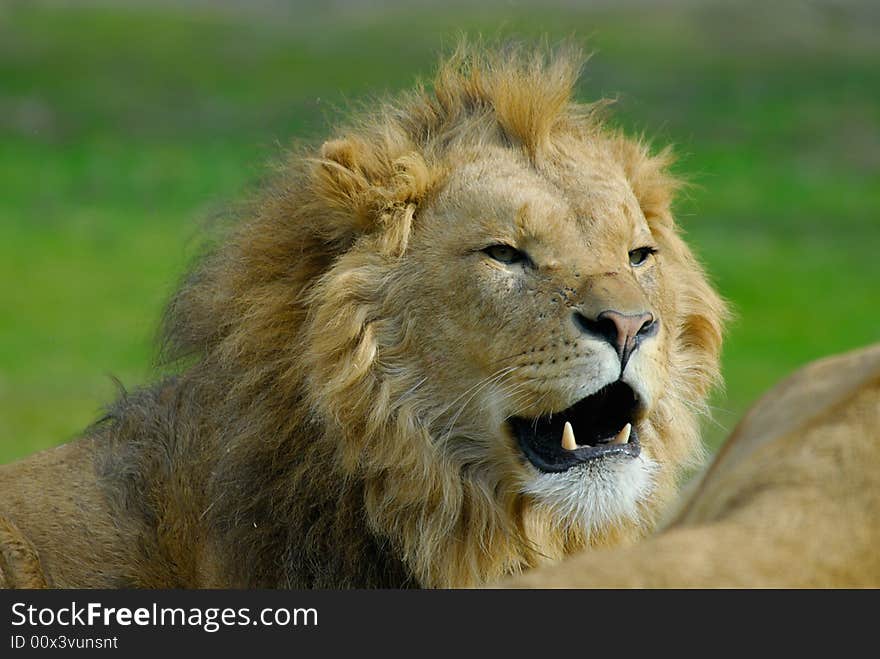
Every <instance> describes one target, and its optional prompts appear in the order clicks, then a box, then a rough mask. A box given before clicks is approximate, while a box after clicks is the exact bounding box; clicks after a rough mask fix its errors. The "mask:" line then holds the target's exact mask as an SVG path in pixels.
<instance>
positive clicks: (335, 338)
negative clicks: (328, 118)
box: [92, 46, 725, 588]
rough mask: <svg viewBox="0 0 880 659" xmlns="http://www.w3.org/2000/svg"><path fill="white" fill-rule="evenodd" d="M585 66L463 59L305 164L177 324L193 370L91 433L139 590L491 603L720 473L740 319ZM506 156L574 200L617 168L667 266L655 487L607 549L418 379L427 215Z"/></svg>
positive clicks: (290, 174)
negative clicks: (717, 418) (720, 411)
mask: <svg viewBox="0 0 880 659" xmlns="http://www.w3.org/2000/svg"><path fill="white" fill-rule="evenodd" d="M581 61H582V60H581V58H580V55H579V54H578V53H577V52H576V51H574V50H573V49H568V50H563V51H558V52H550V51H542V50H537V51H533V50H528V49H517V48H512V49H503V50H500V51H489V52H487V51H485V50H483V49H481V48H479V47H477V48H473V47H468V46H462V47H460V48H459V49H458V50H457V51H456V52H455V53H454V54H453V55H452V56H451V57H450V58H448V59H447V60H446V61H445V62H443V63H442V65H441V66H440V68H439V70H438V72H437V74H436V77H435V78H434V81H433V84H432V85H431V87H430V88H429V89H427V88H421V87H420V88H417V89H416V90H415V91H412V92H409V93H406V94H403V95H402V96H400V97H399V98H397V99H394V100H390V101H385V102H383V103H380V104H378V105H376V106H375V107H374V108H373V109H372V110H371V111H370V112H369V113H367V114H366V115H365V116H363V117H361V118H360V119H358V120H357V121H354V122H352V123H351V124H349V125H348V126H345V127H342V128H340V129H338V130H337V131H335V134H336V137H335V138H334V139H331V140H329V141H327V142H325V143H324V144H323V145H322V146H321V147H320V148H319V149H315V150H310V149H303V150H299V151H297V152H295V153H293V154H292V155H291V157H290V158H289V160H288V161H287V163H286V164H285V165H284V166H283V168H282V170H281V171H280V172H279V175H278V176H277V178H276V180H275V181H274V183H273V184H272V185H270V186H269V187H268V188H267V189H266V190H265V192H264V193H263V194H262V195H261V196H260V197H259V198H258V200H257V201H256V202H255V203H254V204H253V206H252V208H251V209H250V210H249V212H248V217H247V219H246V220H245V221H244V222H243V223H242V224H241V225H240V226H239V227H238V228H237V229H236V230H234V231H233V232H232V234H231V235H230V236H229V238H228V240H227V241H226V242H225V243H224V244H223V245H222V246H220V247H219V248H218V249H217V250H216V251H214V252H213V253H212V254H210V255H208V256H207V257H206V258H205V259H204V260H203V261H201V262H200V263H199V264H198V265H197V266H196V267H195V269H194V270H193V271H192V273H191V274H190V275H189V276H188V278H187V279H186V281H185V282H184V283H183V285H182V286H181V288H180V290H179V291H178V293H177V294H176V295H175V297H174V298H173V300H172V302H171V304H170V306H169V308H168V311H167V314H166V317H165V322H164V330H163V356H164V359H165V360H166V361H167V362H169V363H172V362H179V363H186V364H187V367H186V369H185V370H183V372H182V373H181V374H180V375H179V376H178V377H176V378H173V379H169V380H167V381H165V382H163V383H161V384H159V385H157V386H155V387H153V388H151V389H147V390H144V391H141V392H136V393H135V394H132V395H129V396H127V397H123V398H122V399H120V401H118V402H117V404H116V405H115V406H114V408H113V409H112V410H111V412H110V413H109V414H108V417H107V419H106V420H105V421H104V422H102V423H101V424H99V425H98V426H96V428H95V429H94V430H93V432H92V436H93V437H94V438H95V441H96V442H97V443H98V445H99V448H98V449H97V452H98V455H99V456H100V458H99V474H100V479H101V483H102V484H103V485H102V487H104V488H105V490H106V492H107V496H108V498H109V499H110V500H111V501H113V502H115V504H114V505H115V506H116V511H117V513H116V514H117V515H118V516H119V518H120V519H125V520H127V521H126V524H127V525H128V526H130V530H129V532H130V533H131V534H133V535H134V536H136V537H137V538H138V540H137V546H138V547H139V548H140V558H139V559H138V560H137V561H136V562H134V564H132V565H128V566H126V574H125V577H124V578H125V583H127V584H134V585H142V586H157V585H159V586H178V587H179V586H191V585H232V586H246V587H295V588H308V587H319V588H336V587H377V586H386V587H389V586H390V587H406V586H426V587H457V586H476V585H480V584H483V583H486V582H488V581H491V580H494V579H498V578H500V577H502V576H504V575H509V574H515V573H518V572H520V571H522V570H525V569H528V568H530V567H533V566H536V565H539V564H541V563H544V562H546V561H547V560H549V559H553V558H559V557H561V556H563V555H565V554H568V553H570V552H572V551H575V550H578V549H581V548H584V547H586V546H591V545H592V546H596V545H603V544H604V545H607V544H614V543H617V542H621V541H624V540H626V539H632V538H635V537H639V536H641V535H644V534H645V533H646V532H647V531H648V530H649V529H650V528H651V527H652V526H653V524H654V522H655V520H656V517H657V511H658V510H659V508H660V507H661V505H662V504H663V503H664V502H665V501H667V500H668V499H669V497H670V496H671V494H672V492H673V491H674V489H675V483H676V479H677V477H678V474H679V472H680V470H681V469H682V468H683V467H685V466H689V465H690V463H691V462H692V461H693V460H694V459H695V456H697V455H698V454H699V437H698V414H699V412H702V411H704V408H703V407H702V404H703V403H702V401H704V400H705V397H706V395H707V393H708V391H709V389H710V387H711V386H712V385H713V384H715V383H716V382H718V380H719V373H718V357H719V351H720V346H721V330H722V321H723V318H724V314H725V311H724V305H723V303H722V301H721V300H720V298H719V297H718V296H717V294H716V293H715V292H714V291H713V290H712V288H711V287H710V285H709V284H708V282H707V281H706V279H705V277H704V275H703V272H702V269H701V267H700V266H699V264H698V263H697V262H696V260H695V259H694V257H693V256H692V255H691V253H690V252H689V251H688V249H687V247H686V246H685V244H684V242H683V241H682V239H681V237H680V236H679V233H678V230H677V228H676V225H675V223H674V221H673V218H672V215H671V210H670V204H671V201H672V197H673V193H674V191H675V189H676V188H677V187H678V182H677V180H676V179H675V178H674V177H673V176H672V175H671V174H670V173H669V171H668V165H669V163H670V155H669V153H668V152H666V151H664V152H662V153H660V154H659V155H652V154H651V152H650V150H649V148H648V146H647V145H646V144H645V143H644V142H642V141H632V140H630V139H628V138H626V137H625V136H623V135H621V134H619V133H617V132H615V131H613V130H610V129H606V128H604V127H603V125H602V123H601V122H600V121H599V119H598V117H597V113H596V110H597V108H598V107H599V105H601V104H594V105H585V104H582V103H578V102H577V101H575V100H574V98H573V90H574V85H575V83H576V80H577V77H578V73H579V70H580V67H581ZM490 152H492V153H494V152H499V153H500V152H503V153H507V154H512V155H511V156H510V157H511V158H516V159H518V160H517V162H521V163H523V164H522V167H523V168H524V170H528V171H530V172H533V173H536V174H535V175H539V176H544V177H551V178H552V176H553V172H555V171H557V170H559V168H560V167H564V163H565V162H567V159H568V158H570V156H571V154H573V153H579V154H583V153H595V154H596V158H599V159H601V161H602V162H603V163H610V164H608V166H609V167H612V168H613V171H615V172H620V173H621V176H622V177H624V179H625V181H626V183H627V185H628V186H629V188H630V189H631V193H632V195H634V197H635V199H636V201H637V203H638V206H639V207H640V209H641V212H642V213H643V214H644V217H645V219H646V220H647V222H648V225H649V227H650V231H651V233H652V234H653V235H654V238H655V240H656V241H657V242H658V243H659V245H660V249H661V250H662V252H663V254H664V255H665V256H668V260H667V261H666V262H664V268H665V270H664V277H665V279H664V281H665V282H667V284H665V285H666V286H667V287H668V289H669V290H668V291H666V293H664V294H665V295H666V298H665V299H666V300H667V302H666V304H667V306H666V308H664V313H665V314H666V317H667V318H668V320H669V324H668V327H669V329H668V331H669V333H670V337H671V338H670V346H671V348H670V350H669V354H667V355H665V356H664V357H665V364H666V365H665V368H666V369H667V370H668V378H667V385H666V387H665V390H664V391H663V395H662V396H661V397H660V398H659V399H658V401H657V403H656V406H655V409H654V411H653V412H652V416H651V418H650V419H649V420H648V424H649V426H650V430H651V432H652V433H654V434H655V435H656V436H657V438H658V440H657V441H655V442H654V443H653V444H652V445H651V446H650V451H651V456H650V460H649V461H648V460H647V458H646V464H647V463H648V462H650V464H652V465H654V464H656V468H653V467H652V469H651V476H650V478H649V479H646V478H645V477H639V476H633V477H632V479H631V480H633V482H635V483H636V485H637V487H636V485H634V486H633V487H634V488H635V490H637V492H636V493H635V495H634V499H633V501H632V502H630V504H628V505H627V506H624V508H625V510H623V512H622V513H621V511H614V510H612V511H610V512H609V514H608V515H606V517H605V518H602V519H598V518H597V519H594V520H593V521H592V522H590V523H588V524H587V525H586V527H584V528H582V526H581V525H579V524H576V523H573V524H568V523H566V521H570V520H571V517H572V516H577V509H578V506H577V505H572V506H570V507H569V508H570V510H567V511H565V512H564V513H563V514H562V516H561V517H560V515H559V514H557V513H558V511H556V512H554V511H553V506H549V507H548V506H545V505H542V504H541V502H540V501H535V500H534V499H533V498H531V497H530V496H529V495H528V488H524V487H516V486H514V485H512V484H511V483H512V482H515V481H516V478H521V473H520V472H521V471H522V469H523V467H522V465H521V464H519V463H515V462H514V459H513V458H512V457H511V456H510V455H507V454H505V455H501V454H500V453H499V451H503V450H504V449H503V447H498V446H494V447H488V448H487V447H486V446H484V444H485V440H484V439H481V437H480V436H479V435H478V433H477V432H476V431H475V430H474V431H469V430H468V428H469V427H471V428H476V425H474V424H477V423H478V421H479V416H478V415H479V411H476V412H475V411H474V410H470V409H465V408H466V404H465V405H464V406H461V409H462V410H464V412H463V413H461V412H460V414H462V416H461V417H456V418H453V419H451V420H450V417H449V412H448V410H449V408H450V406H452V405H454V404H455V403H456V400H453V399H454V398H455V396H453V395H452V392H450V391H448V390H444V389H443V388H442V386H441V385H440V384H438V383H437V382H435V381H434V380H433V379H432V378H429V377H427V376H426V373H425V369H424V368H420V367H417V366H416V365H415V362H414V358H413V355H415V354H416V353H417V352H418V351H419V350H420V347H419V345H418V340H417V338H416V337H417V336H418V334H417V332H416V328H415V323H416V322H417V320H418V319H417V318H416V313H417V312H416V311H411V310H412V309H415V308H416V307H418V306H419V305H420V304H422V302H421V301H420V298H419V293H418V291H419V285H417V283H416V282H413V281H412V280H411V279H408V278H407V270H406V265H405V263H406V257H407V255H408V254H409V252H410V251H411V244H412V242H413V240H414V239H415V237H417V236H418V232H419V230H420V220H421V219H422V218H421V215H422V214H424V213H426V212H428V211H429V210H430V208H431V206H432V204H433V203H434V201H435V200H436V199H437V198H438V196H439V195H441V194H443V193H444V190H445V189H446V186H447V183H448V182H449V181H450V179H451V177H452V176H453V175H455V173H456V172H460V171H462V168H463V167H466V166H468V164H469V163H473V162H475V161H478V160H479V158H480V157H481V154H484V153H490ZM579 157H581V156H579ZM548 180H549V179H548ZM627 194H629V193H627ZM407 305H409V306H407ZM465 307H466V305H465ZM478 311H479V310H475V309H470V308H453V309H444V310H440V311H439V313H440V314H441V315H442V314H446V315H447V316H449V317H450V318H453V319H454V318H455V317H457V316H459V315H466V314H475V313H478ZM441 358H442V355H441ZM425 359H426V360H429V359H430V357H426V358H425ZM490 384H493V383H490ZM493 386H494V384H493ZM490 388H491V387H490ZM453 430H454V431H453ZM469 432H470V433H471V434H470V435H469ZM652 436H653V435H652ZM661 440H662V441H661ZM513 472H516V473H517V474H519V476H516V477H512V476H511V474H512V473H513ZM609 488H610V489H608V490H606V491H605V494H610V495H612V496H613V494H614V492H613V488H611V487H610V486H609ZM632 489H633V488H629V490H628V491H630V490H632ZM648 492H650V493H651V494H650V495H648Z"/></svg>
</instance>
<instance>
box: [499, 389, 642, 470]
mask: <svg viewBox="0 0 880 659" xmlns="http://www.w3.org/2000/svg"><path fill="white" fill-rule="evenodd" d="M640 407H641V406H640V404H639V400H638V397H637V396H636V394H635V392H634V391H633V390H632V389H631V388H630V387H629V385H627V384H625V383H624V382H621V381H620V380H618V381H617V382H614V383H613V384H610V385H608V386H606V387H603V388H602V389H600V390H599V391H597V392H596V393H594V394H592V395H591V396H587V397H586V398H583V399H581V400H579V401H578V402H577V403H575V404H574V405H572V406H571V407H569V408H568V409H566V410H562V411H561V412H555V413H553V414H548V415H546V416H541V417H537V418H531V419H529V418H525V417H517V416H514V417H510V418H509V419H508V420H507V423H508V424H509V425H510V429H511V430H512V431H513V435H514V437H516V439H517V441H518V442H519V446H520V448H521V449H522V452H523V453H524V454H525V456H526V458H528V460H529V462H531V463H532V464H533V465H534V466H535V467H537V468H538V469H539V470H541V471H547V472H561V471H568V470H569V469H571V468H572V467H574V466H576V465H579V464H584V463H586V462H590V461H591V460H596V459H598V458H601V457H605V456H610V455H617V456H621V457H629V458H635V457H638V455H639V451H640V450H641V448H640V446H639V438H638V433H636V428H635V425H634V423H635V421H636V416H637V414H638V412H639V410H640Z"/></svg>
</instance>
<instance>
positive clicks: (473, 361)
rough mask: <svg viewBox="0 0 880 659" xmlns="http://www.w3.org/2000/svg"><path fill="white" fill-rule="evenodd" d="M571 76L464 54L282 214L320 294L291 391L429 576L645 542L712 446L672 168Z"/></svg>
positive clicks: (709, 308)
mask: <svg viewBox="0 0 880 659" xmlns="http://www.w3.org/2000/svg"><path fill="white" fill-rule="evenodd" d="M573 62H574V60H570V59H566V58H565V57H562V58H559V59H556V60H554V61H553V62H549V63H548V62H545V61H543V60H542V59H541V57H540V56H538V57H537V59H535V58H531V57H529V58H527V59H525V60H517V58H516V57H514V58H513V59H510V58H508V57H506V56H502V55H498V56H497V57H496V56H492V59H491V60H482V59H481V58H480V57H477V58H476V59H473V60H471V61H469V62H463V61H456V60H452V61H450V62H449V63H447V64H445V65H444V66H443V67H442V68H441V71H440V72H439V73H438V76H437V78H436V79H435V82H434V88H433V91H431V92H428V91H424V90H422V91H419V92H418V93H416V94H415V95H412V96H408V97H406V98H405V99H404V101H402V103H401V105H400V106H394V107H390V108H386V109H384V110H383V111H382V112H380V113H378V114H377V116H376V117H375V118H374V119H373V123H368V124H358V125H357V126H356V129H355V131H354V132H353V133H351V134H349V135H347V136H345V137H341V138H339V139H334V140H330V141H328V142H325V143H324V145H323V146H322V148H321V152H320V157H319V158H318V159H316V160H315V161H314V162H313V164H312V165H311V166H310V168H309V169H307V170H306V172H305V176H306V177H307V178H306V179H305V180H306V181H307V183H308V185H307V187H306V190H307V192H308V194H305V195H301V196H298V195H296V194H293V193H292V192H290V191H291V190H295V189H296V187H295V186H291V185H289V184H288V185H286V186H285V187H284V188H283V190H284V192H283V194H282V195H281V197H280V201H279V202H278V203H279V204H280V207H281V208H282V209H283V212H281V213H278V212H277V211H275V210H274V209H273V214H274V215H280V216H282V217H283V216H285V214H289V215H290V216H291V217H294V218H301V219H300V222H299V223H296V222H293V223H290V227H291V228H290V229H289V236H290V239H289V241H288V243H287V244H286V246H285V247H283V248H278V249H277V252H278V254H279V255H281V256H285V257H287V256H288V255H290V254H296V255H297V257H296V268H297V274H295V275H290V274H287V273H285V281H293V282H298V281H309V280H310V279H313V280H314V281H313V282H310V283H309V284H308V286H307V287H306V288H305V289H303V290H305V291H306V294H304V295H301V296H300V298H299V299H302V300H303V302H304V308H303V310H302V314H303V317H304V319H305V327H304V331H303V333H302V334H301V335H298V336H297V339H296V341H294V342H291V346H293V347H292V348H291V353H292V356H291V363H293V364H294V367H293V368H290V369H288V371H287V372H289V373H291V374H292V376H291V378H290V379H291V380H295V377H294V376H295V375H296V374H302V376H303V377H304V383H305V384H304V387H302V388H298V387H293V386H291V387H290V390H292V391H296V392H297V394H299V392H301V391H304V392H305V393H306V394H307V396H306V398H305V401H306V403H307V406H308V408H307V409H308V416H309V418H317V419H320V421H321V423H322V424H323V427H324V437H325V438H326V440H327V442H328V444H329V445H330V446H331V447H332V452H333V455H335V456H336V461H337V463H338V464H339V465H340V468H341V469H342V470H343V471H344V472H345V474H346V478H348V479H352V478H361V479H363V481H364V482H365V484H366V485H365V488H366V494H365V510H366V516H367V518H368V519H369V522H370V524H371V527H372V528H374V529H376V530H377V532H379V533H380V534H382V535H383V536H384V537H387V538H391V539H392V541H393V542H397V543H399V547H400V551H401V552H402V554H403V555H406V556H407V557H409V558H408V560H410V561H411V564H412V566H413V567H412V569H413V570H414V572H415V573H416V574H418V575H419V578H420V579H421V580H422V582H423V583H430V584H437V585H443V584H450V583H456V584H462V583H479V582H482V581H483V580H485V579H488V578H491V575H493V574H502V573H504V572H505V571H513V570H517V569H521V568H523V567H524V566H531V565H535V564H537V563H538V562H540V561H543V560H545V559H546V558H547V557H551V558H552V557H553V556H556V557H559V556H562V555H564V554H566V553H568V552H571V551H574V550H576V549H579V548H582V547H584V546H587V545H592V546H596V545H599V544H602V543H607V544H610V543H614V542H620V541H622V540H623V539H626V538H634V537H637V536H639V535H640V534H643V533H645V532H646V531H647V530H648V529H650V527H651V525H652V524H653V523H654V522H655V521H656V514H657V511H658V510H659V508H660V506H662V504H663V503H664V502H665V501H667V500H668V499H669V497H670V496H671V495H672V493H673V492H674V485H675V480H676V477H677V475H678V474H679V473H680V470H681V468H682V467H683V466H685V465H686V464H688V462H689V461H690V460H692V459H693V458H694V457H695V456H696V455H698V454H699V436H698V423H697V418H698V413H699V411H701V406H702V405H703V404H704V400H705V397H706V394H707V392H708V390H709V388H710V386H711V385H712V384H713V383H714V382H715V381H716V380H717V377H718V353H719V349H720V343H721V325H722V319H723V317H724V304H723V302H722V301H721V300H720V299H719V298H718V296H717V294H716V293H715V292H714V291H713V290H712V288H711V286H710V285H709V284H708V282H707V281H706V278H705V276H704V274H703V270H702V268H701V267H700V266H699V264H698V263H697V262H696V260H695V259H694V258H693V256H692V255H691V253H690V251H689V250H688V248H687V246H686V245H685V244H684V242H683V241H682V239H681V237H680V236H679V232H678V229H677V227H676V225H675V221H674V220H673V218H672V214H671V211H670V204H671V200H672V197H673V194H674V191H675V189H676V186H677V182H676V180H675V178H674V177H673V176H672V175H671V174H669V173H668V171H667V166H668V164H669V161H670V157H669V155H668V153H665V152H661V153H660V154H651V152H650V150H649V149H648V147H647V146H646V145H644V144H643V143H641V142H639V141H637V140H630V139H628V138H626V137H625V136H623V135H621V134H619V133H616V132H615V131H612V130H607V129H605V128H604V127H603V126H602V125H601V123H600V122H597V121H594V120H593V118H592V116H591V114H590V112H589V111H587V110H586V109H585V108H584V107H583V106H579V105H578V104H576V103H574V102H573V101H571V97H570V94H571V90H572V85H573V83H574V80H575V77H576V73H577V66H576V65H573ZM274 215H273V216H274ZM273 229H274V230H276V232H277V231H278V229H277V225H276V226H273ZM286 231H288V229H287V225H283V228H282V229H281V233H284V232H286ZM273 236H277V233H276V234H273ZM314 251H317V252H318V254H319V257H316V258H312V259H311V260H310V259H309V258H307V257H308V255H309V254H311V253H312V252H314ZM255 260H256V261H257V262H259V263H264V262H265V257H264V255H262V254H255ZM299 271H302V274H299ZM264 278H265V276H264ZM249 299H254V300H258V299H262V298H261V297H259V296H252V297H251V298H249ZM278 299H279V301H280V302H281V308H282V309H284V310H289V309H292V307H291V306H290V299H291V298H290V294H289V291H287V290H285V289H283V288H282V287H279V293H278ZM254 304H256V302H255V303H254ZM248 313H249V314H250V315H249V317H253V314H259V311H258V310H253V311H249V312H248ZM287 313H290V314H292V313H293V311H287ZM266 317H267V320H266V324H267V326H268V327H269V328H271V330H270V331H278V328H279V327H281V324H280V322H279V317H280V316H279V314H278V313H274V314H272V315H271V316H269V315H268V314H267V315H266ZM295 323H296V319H295V318H294V319H293V323H292V324H295ZM243 335H244V336H247V337H251V336H254V335H253V333H252V332H245V331H243ZM303 346H304V349H303ZM239 349H240V348H239V347H238V346H236V350H239ZM272 359H273V360H274V361H276V362H279V363H283V362H281V361H279V357H278V356H277V355H273V356H272ZM462 538H465V540H462Z"/></svg>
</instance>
